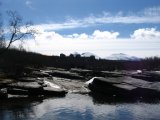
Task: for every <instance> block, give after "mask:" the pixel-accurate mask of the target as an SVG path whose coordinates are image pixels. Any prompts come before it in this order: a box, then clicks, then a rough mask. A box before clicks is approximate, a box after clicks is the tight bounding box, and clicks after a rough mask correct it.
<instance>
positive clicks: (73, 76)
mask: <svg viewBox="0 0 160 120" xmlns="http://www.w3.org/2000/svg"><path fill="white" fill-rule="evenodd" d="M49 74H50V75H52V76H54V77H62V78H69V79H84V78H83V76H80V75H78V74H77V73H71V72H69V71H58V70H54V71H52V72H51V73H49Z"/></svg>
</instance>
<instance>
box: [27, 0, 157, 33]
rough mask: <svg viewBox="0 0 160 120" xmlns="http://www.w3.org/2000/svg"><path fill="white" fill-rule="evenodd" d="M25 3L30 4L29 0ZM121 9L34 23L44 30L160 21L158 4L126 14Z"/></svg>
mask: <svg viewBox="0 0 160 120" xmlns="http://www.w3.org/2000/svg"><path fill="white" fill-rule="evenodd" d="M26 4H28V5H30V4H31V3H30V2H29V1H26ZM125 14H126V15H124V13H123V12H122V11H119V12H117V14H114V15H113V14H111V13H109V12H103V14H102V15H93V14H92V15H90V16H88V17H85V18H81V19H73V18H71V17H68V19H67V20H66V21H64V22H63V23H51V24H40V25H35V26H34V27H37V28H39V29H44V30H48V31H50V30H53V31H54V30H61V29H73V28H81V27H89V26H93V25H97V24H109V23H113V24H114V23H121V24H141V23H156V24H158V23H160V6H157V7H151V8H147V9H144V10H142V11H139V12H136V13H133V12H129V13H128V14H127V13H125Z"/></svg>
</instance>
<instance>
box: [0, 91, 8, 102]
mask: <svg viewBox="0 0 160 120" xmlns="http://www.w3.org/2000/svg"><path fill="white" fill-rule="evenodd" d="M7 97H8V94H7V89H6V88H2V89H0V99H5V98H7Z"/></svg>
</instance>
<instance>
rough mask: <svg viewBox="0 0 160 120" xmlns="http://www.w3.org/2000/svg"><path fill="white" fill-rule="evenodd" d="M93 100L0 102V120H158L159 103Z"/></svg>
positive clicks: (75, 97) (78, 97)
mask: <svg viewBox="0 0 160 120" xmlns="http://www.w3.org/2000/svg"><path fill="white" fill-rule="evenodd" d="M109 101H110V102H107V101H103V100H100V99H99V100H96V99H95V98H93V97H92V96H90V95H81V94H67V95H66V96H65V97H61V98H58V97H52V98H46V99H33V98H32V99H31V98H30V99H29V98H26V99H24V98H23V99H20V98H18V99H10V100H7V101H0V120H159V119H160V102H158V101H157V102H151V103H150V102H149V103H148V102H139V101H136V102H122V101H121V102H118V101H114V102H112V100H109Z"/></svg>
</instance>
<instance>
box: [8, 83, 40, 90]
mask: <svg viewBox="0 0 160 120" xmlns="http://www.w3.org/2000/svg"><path fill="white" fill-rule="evenodd" d="M8 87H10V88H18V89H24V90H32V89H42V86H41V85H39V84H38V83H37V82H16V83H12V84H9V85H8Z"/></svg>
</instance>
